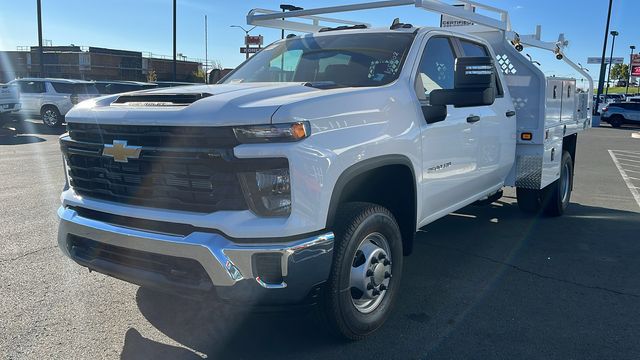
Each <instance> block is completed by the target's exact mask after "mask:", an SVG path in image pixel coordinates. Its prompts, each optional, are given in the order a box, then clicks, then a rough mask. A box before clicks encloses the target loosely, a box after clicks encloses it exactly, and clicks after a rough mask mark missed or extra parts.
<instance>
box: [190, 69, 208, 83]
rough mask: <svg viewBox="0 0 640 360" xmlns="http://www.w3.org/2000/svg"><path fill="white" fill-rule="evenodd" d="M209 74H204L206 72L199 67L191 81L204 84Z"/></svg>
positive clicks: (192, 75) (193, 73)
mask: <svg viewBox="0 0 640 360" xmlns="http://www.w3.org/2000/svg"><path fill="white" fill-rule="evenodd" d="M206 76H207V74H205V73H204V70H203V69H202V68H201V67H198V69H197V70H195V71H193V72H192V73H191V76H190V80H191V81H193V82H199V83H203V82H204V79H205V78H206Z"/></svg>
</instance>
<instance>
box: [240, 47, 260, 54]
mask: <svg viewBox="0 0 640 360" xmlns="http://www.w3.org/2000/svg"><path fill="white" fill-rule="evenodd" d="M260 50H262V49H261V48H257V47H250V48H246V47H241V48H240V53H241V54H255V53H257V52H258V51H260Z"/></svg>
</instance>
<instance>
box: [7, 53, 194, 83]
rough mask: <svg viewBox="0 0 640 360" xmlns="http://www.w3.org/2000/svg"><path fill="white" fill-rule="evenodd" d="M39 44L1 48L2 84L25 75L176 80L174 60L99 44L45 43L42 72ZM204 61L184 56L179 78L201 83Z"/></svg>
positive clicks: (177, 74) (89, 78)
mask: <svg viewBox="0 0 640 360" xmlns="http://www.w3.org/2000/svg"><path fill="white" fill-rule="evenodd" d="M38 50H39V47H37V46H31V47H19V48H18V49H17V50H16V51H0V83H2V82H7V81H11V80H13V79H15V78H22V77H43V76H47V77H56V78H67V79H85V80H134V81H146V80H147V75H148V74H149V73H150V72H151V71H153V72H155V75H156V80H158V81H171V80H173V59H171V58H167V57H160V56H155V57H154V56H153V55H152V54H148V56H143V53H142V52H138V51H128V50H116V49H107V48H99V47H81V46H75V45H69V46H45V47H43V60H44V61H43V63H44V71H45V73H44V74H41V73H40V54H39V51H38ZM201 70H202V63H201V62H200V61H190V60H187V59H186V58H184V57H183V58H182V59H180V60H178V61H177V64H176V81H187V82H200V81H202V82H203V81H204V78H203V77H202V78H198V77H197V76H196V74H197V73H202V71H201Z"/></svg>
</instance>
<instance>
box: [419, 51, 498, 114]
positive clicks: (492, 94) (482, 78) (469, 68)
mask: <svg viewBox="0 0 640 360" xmlns="http://www.w3.org/2000/svg"><path fill="white" fill-rule="evenodd" d="M495 81H496V74H495V67H494V64H493V59H492V58H490V57H488V56H478V57H462V58H458V59H456V69H455V75H454V89H440V90H433V91H432V92H431V93H430V94H429V103H430V104H431V105H453V106H455V107H469V106H484V105H491V104H493V103H494V101H495V100H496V89H495Z"/></svg>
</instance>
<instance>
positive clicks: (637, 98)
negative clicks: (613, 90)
mask: <svg viewBox="0 0 640 360" xmlns="http://www.w3.org/2000/svg"><path fill="white" fill-rule="evenodd" d="M627 101H629V102H637V103H640V96H630V97H628V98H627Z"/></svg>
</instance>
